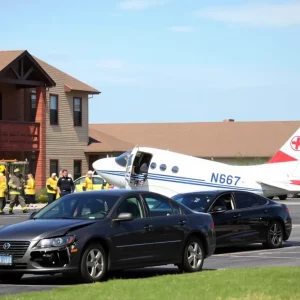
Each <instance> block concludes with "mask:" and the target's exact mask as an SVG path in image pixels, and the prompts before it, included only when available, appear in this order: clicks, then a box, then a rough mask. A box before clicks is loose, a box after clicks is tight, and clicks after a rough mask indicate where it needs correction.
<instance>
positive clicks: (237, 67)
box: [0, 0, 300, 123]
mask: <svg viewBox="0 0 300 300" xmlns="http://www.w3.org/2000/svg"><path fill="white" fill-rule="evenodd" d="M1 12H2V14H1V18H0V33H1V40H0V49H1V50H15V49H26V50H28V51H29V52H30V53H31V54H33V55H35V56H37V57H39V58H40V59H42V60H45V61H46V62H48V63H50V64H52V65H54V66H55V67H57V68H59V69H61V70H63V71H65V72H67V73H69V74H70V75H72V76H75V77H77V78H78V79H80V80H82V81H84V82H86V83H88V84H90V85H92V86H93V87H95V88H97V89H99V90H100V91H101V92H102V93H101V94H100V95H99V96H94V97H93V99H91V100H90V113H89V118H90V123H121V122H126V123H127V122H194V121H222V120H223V119H226V118H234V119H235V120H237V121H256V120H299V119H300V59H299V57H300V39H299V34H300V1H289V0H285V1H276V0H272V1H263V0H257V1H256V0H253V1H251V0H249V1H242V0H239V1H238V0H184V1H183V0H124V1H122V0H97V1H96V0H95V1H92V0H86V1H82V0H59V1H58V0H52V1H51V2H47V1H39V0H28V1H25V0H10V1H5V2H3V3H2V4H1Z"/></svg>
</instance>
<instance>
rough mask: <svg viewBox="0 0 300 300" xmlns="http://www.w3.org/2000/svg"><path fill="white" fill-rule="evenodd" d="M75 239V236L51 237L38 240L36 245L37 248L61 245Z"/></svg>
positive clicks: (69, 243)
mask: <svg viewBox="0 0 300 300" xmlns="http://www.w3.org/2000/svg"><path fill="white" fill-rule="evenodd" d="M74 241H75V236H73V235H68V236H60V237H55V238H52V239H43V240H40V241H39V243H38V244H37V246H36V247H38V248H49V247H63V246H68V245H71V244H72V243H73V242H74Z"/></svg>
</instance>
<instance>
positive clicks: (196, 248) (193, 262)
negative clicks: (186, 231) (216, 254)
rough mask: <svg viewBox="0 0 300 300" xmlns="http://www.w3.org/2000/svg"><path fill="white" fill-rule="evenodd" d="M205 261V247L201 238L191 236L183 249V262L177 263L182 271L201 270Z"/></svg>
mask: <svg viewBox="0 0 300 300" xmlns="http://www.w3.org/2000/svg"><path fill="white" fill-rule="evenodd" d="M203 263H204V248H203V244H202V242H201V240H200V239H199V238H197V237H190V238H189V239H188V241H187V243H186V244H185V247H184V250H183V257H182V263H181V264H177V267H178V268H179V270H180V271H181V272H187V273H192V272H199V271H201V270H202V266H203Z"/></svg>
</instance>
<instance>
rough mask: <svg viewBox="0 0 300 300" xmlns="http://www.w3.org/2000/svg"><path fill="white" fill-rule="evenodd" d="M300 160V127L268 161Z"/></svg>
mask: <svg viewBox="0 0 300 300" xmlns="http://www.w3.org/2000/svg"><path fill="white" fill-rule="evenodd" d="M292 161H300V128H298V130H297V131H296V132H295V133H294V134H293V135H292V136H291V137H290V138H289V139H288V140H287V142H286V143H285V144H284V145H283V146H282V147H281V148H280V149H279V150H278V151H277V152H276V153H275V155H274V156H273V157H272V158H271V159H270V160H269V161H268V163H269V164H270V163H282V162H292Z"/></svg>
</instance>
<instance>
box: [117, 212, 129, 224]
mask: <svg viewBox="0 0 300 300" xmlns="http://www.w3.org/2000/svg"><path fill="white" fill-rule="evenodd" d="M131 220H133V216H132V214H131V213H120V214H119V215H118V217H117V218H116V219H113V222H122V221H131Z"/></svg>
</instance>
